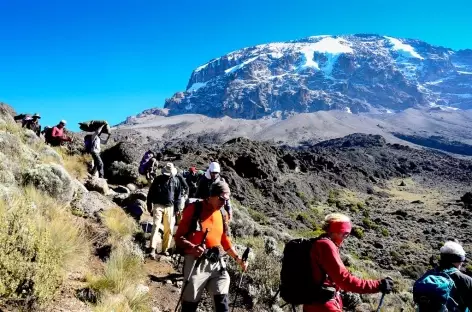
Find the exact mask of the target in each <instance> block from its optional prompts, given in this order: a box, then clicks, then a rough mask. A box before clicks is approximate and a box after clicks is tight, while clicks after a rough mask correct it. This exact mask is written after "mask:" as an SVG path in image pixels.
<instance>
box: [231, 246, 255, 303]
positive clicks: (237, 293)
mask: <svg viewBox="0 0 472 312" xmlns="http://www.w3.org/2000/svg"><path fill="white" fill-rule="evenodd" d="M249 252H251V248H249V247H247V248H246V250H245V251H244V253H243V257H242V260H243V262H246V261H247V258H248V257H249ZM243 277H244V272H243V273H241V278H240V279H239V284H238V289H237V290H236V296H235V297H234V302H233V309H231V312H233V311H234V307H235V306H236V300H237V299H238V295H239V290H240V289H241V283H242V281H243Z"/></svg>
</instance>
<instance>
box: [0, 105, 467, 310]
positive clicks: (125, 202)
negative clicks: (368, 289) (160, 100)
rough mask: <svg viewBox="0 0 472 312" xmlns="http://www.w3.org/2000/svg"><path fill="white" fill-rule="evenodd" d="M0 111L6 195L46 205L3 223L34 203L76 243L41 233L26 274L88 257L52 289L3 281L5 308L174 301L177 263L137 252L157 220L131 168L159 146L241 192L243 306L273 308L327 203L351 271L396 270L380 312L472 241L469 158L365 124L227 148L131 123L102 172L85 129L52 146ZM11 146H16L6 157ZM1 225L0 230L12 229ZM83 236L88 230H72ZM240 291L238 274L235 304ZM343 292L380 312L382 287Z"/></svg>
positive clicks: (163, 305)
mask: <svg viewBox="0 0 472 312" xmlns="http://www.w3.org/2000/svg"><path fill="white" fill-rule="evenodd" d="M1 108H2V110H1V111H2V114H3V115H2V120H3V121H2V122H0V129H1V131H0V144H1V147H2V154H0V156H1V157H3V156H2V155H5V157H3V158H2V159H4V161H3V162H2V167H1V168H0V177H1V179H2V184H1V189H0V190H1V194H2V200H3V202H5V201H7V202H8V201H9V200H11V199H10V198H13V199H15V198H17V197H15V196H17V195H18V194H26V195H24V198H26V199H25V200H26V203H30V202H32V203H33V204H34V207H39V210H38V209H37V210H28V209H32V208H31V207H33V206H32V205H30V204H21V205H19V204H16V203H17V201H13V203H15V205H17V206H15V207H19V208H17V209H18V210H14V211H23V210H25V212H29V213H25V214H19V213H18V214H13V215H10V214H9V213H7V214H6V216H7V217H8V218H7V219H6V221H5V222H10V223H11V224H17V223H14V222H15V221H14V220H16V219H15V218H14V216H24V217H23V218H25V219H20V220H25V222H26V220H31V218H30V214H31V213H34V216H36V217H35V218H33V220H39V221H38V225H37V226H38V228H37V229H39V231H45V230H44V229H50V231H51V232H38V233H52V234H48V235H45V236H39V237H52V238H55V240H57V242H58V243H61V244H62V245H64V244H66V243H65V241H64V240H61V239H62V238H67V239H68V240H67V244H66V245H67V246H69V245H71V242H75V243H74V244H73V246H75V247H74V248H75V249H74V248H72V249H67V250H69V251H68V252H67V250H65V251H62V249H60V248H55V249H54V247H53V246H55V245H54V241H55V240H54V239H52V240H46V241H43V244H45V242H47V244H46V245H45V246H49V245H48V244H51V247H50V249H44V248H45V247H41V248H39V247H38V249H35V248H33V247H31V248H30V249H27V250H28V252H32V253H33V252H34V253H36V254H38V255H40V258H39V259H40V260H39V263H40V264H41V265H39V266H36V265H34V263H33V264H31V262H30V259H29V258H21V257H19V256H18V258H15V259H14V260H15V261H20V260H21V261H24V263H27V264H28V267H29V268H30V272H31V274H32V275H31V276H32V278H33V279H38V278H43V280H44V281H51V279H49V277H52V275H45V273H44V271H42V270H44V269H43V268H56V266H54V264H55V263H56V262H52V261H51V258H53V259H69V256H70V255H75V253H76V252H77V251H78V250H80V251H81V252H80V254H81V255H82V257H81V258H80V259H81V260H80V261H82V262H81V263H84V264H86V265H85V267H84V268H81V269H80V270H78V267H75V266H72V269H71V267H70V266H66V265H65V264H58V266H59V267H61V268H62V269H57V271H56V270H54V271H53V272H56V273H55V274H57V275H54V276H56V279H54V280H56V281H58V282H56V283H55V284H49V283H46V284H41V285H48V288H40V287H39V286H38V285H39V284H34V283H32V282H28V283H26V284H25V282H24V280H21V281H20V284H21V285H30V286H29V287H25V286H22V288H18V289H20V291H19V292H18V290H17V288H11V287H10V288H9V289H11V290H10V292H5V288H0V290H1V291H3V293H2V296H3V297H2V298H6V299H3V300H2V301H0V306H1V308H2V309H5V310H8V311H16V310H20V308H21V307H25V306H26V307H28V309H29V310H37V311H41V310H44V311H77V312H78V311H90V310H93V311H111V310H116V311H138V312H140V311H151V309H154V311H156V310H159V311H171V310H173V309H174V304H175V301H176V298H177V296H178V292H179V289H180V288H179V287H181V285H182V283H181V275H180V274H179V272H178V271H176V270H175V269H174V268H173V265H174V264H175V263H174V261H173V260H172V259H171V258H164V259H161V261H160V262H156V261H154V260H149V259H147V260H145V259H144V258H143V249H144V248H145V247H146V237H147V236H148V235H149V234H148V233H147V232H149V230H150V229H149V220H150V217H149V215H148V214H147V212H145V200H146V196H147V186H146V182H145V181H144V180H143V178H142V177H140V176H139V175H138V174H137V168H138V162H139V161H140V159H141V157H142V155H143V154H144V152H145V151H146V150H148V149H152V150H155V151H156V152H159V158H160V165H161V166H162V165H163V164H165V163H166V162H168V161H171V162H174V163H175V164H176V166H177V167H178V168H179V169H180V170H182V169H185V168H187V167H190V166H192V165H195V166H197V167H198V168H200V169H205V168H206V166H207V165H208V163H209V162H210V161H212V160H216V161H219V162H220V163H221V165H222V170H223V172H222V175H223V176H224V177H225V178H226V179H227V181H228V182H229V184H230V186H231V189H232V194H233V196H232V197H233V204H234V207H235V216H234V220H233V221H232V223H231V232H232V236H233V240H234V242H235V243H236V245H237V247H238V248H239V249H243V248H244V247H245V246H250V247H252V248H253V254H252V255H251V260H250V261H251V267H250V270H249V272H248V273H247V275H246V277H245V278H244V282H243V286H242V291H241V297H240V298H241V299H240V300H239V301H238V302H237V310H239V311H243V310H252V311H279V308H278V307H277V305H278V304H279V302H276V303H275V306H272V307H271V300H270V299H271V297H272V296H273V295H274V294H275V292H276V290H277V287H278V272H279V270H280V256H281V251H282V248H283V243H284V242H286V241H287V240H289V239H291V238H293V237H300V236H303V237H314V236H317V235H319V234H320V233H321V230H320V224H321V221H322V219H323V217H324V216H325V215H326V214H327V213H330V212H335V211H338V212H344V213H346V214H348V215H350V216H351V217H352V219H353V221H354V225H355V226H354V230H353V233H352V234H353V235H351V237H350V238H349V240H348V241H347V244H346V246H345V247H344V248H343V258H344V261H345V262H346V264H347V265H348V266H349V269H350V270H351V271H352V272H354V274H356V275H359V276H363V277H366V278H379V277H381V276H385V275H390V276H392V277H393V278H394V279H395V280H396V282H397V284H396V292H395V293H394V294H392V295H390V296H387V299H386V303H385V311H413V309H414V308H413V303H412V295H411V285H412V281H413V280H414V279H415V278H417V277H418V276H419V274H421V273H422V272H423V271H424V270H425V269H426V268H427V267H429V265H430V261H431V260H433V261H434V257H433V259H431V256H433V255H436V254H437V250H438V248H439V246H440V244H441V243H442V242H444V241H445V240H447V239H452V238H455V239H458V240H460V241H461V242H462V243H463V244H464V247H465V249H466V251H468V252H469V253H470V252H471V251H472V239H471V234H472V233H471V229H472V227H471V225H472V224H471V223H470V222H471V216H472V210H470V207H471V206H472V205H471V204H472V201H471V200H470V198H472V197H471V196H470V194H469V195H467V196H463V195H464V194H465V193H466V192H470V183H471V181H472V161H470V160H467V159H460V158H456V157H452V156H450V155H447V154H444V153H441V152H437V151H433V150H429V149H418V148H412V147H409V146H406V145H404V144H399V143H392V142H391V141H387V140H386V139H385V138H384V137H382V136H381V135H372V134H362V133H354V134H350V135H347V136H343V137H341V138H336V139H331V140H324V141H320V140H317V141H316V142H315V141H306V142H304V144H302V145H299V146H297V147H294V146H289V145H284V144H273V143H270V142H261V141H254V140H250V139H247V138H234V139H231V140H228V141H226V142H223V143H221V144H215V143H214V140H212V139H208V140H204V139H203V138H202V137H188V138H182V139H178V138H174V139H172V140H166V139H162V138H161V139H158V140H156V139H155V138H152V137H142V136H141V135H140V133H139V132H137V131H136V130H133V129H128V130H125V131H123V130H120V132H119V134H116V135H115V137H114V139H115V142H112V141H110V143H109V144H108V146H107V147H106V148H104V150H103V152H102V157H103V160H104V162H105V167H106V168H105V169H106V178H107V181H105V180H100V179H97V178H93V177H90V176H88V175H87V173H86V163H87V161H88V159H87V157H85V156H84V155H82V147H81V142H82V140H81V138H80V136H77V137H75V139H74V142H73V144H72V145H70V146H68V147H67V148H64V149H53V148H50V147H48V146H46V145H44V143H42V142H41V140H40V139H38V138H37V137H36V136H34V134H33V135H31V134H30V133H29V131H23V130H21V129H20V128H18V127H17V126H16V125H14V124H12V120H11V117H9V116H10V113H11V112H9V111H8V109H7V107H3V106H2V107H1ZM220 139H221V138H220ZM399 142H401V141H399ZM13 154H14V155H19V156H18V157H9V156H8V155H13ZM25 163H28V164H29V165H28V166H25V165H24V164H25ZM29 187H33V188H34V190H36V191H32V190H30V189H29ZM18 192H19V193H18ZM36 192H39V193H36ZM15 194H17V195H15ZM38 194H41V195H38ZM9 203H12V202H11V201H10V202H9ZM51 203H54V204H51ZM1 207H3V206H2V205H1V204H0V208H1ZM46 207H48V209H46ZM51 207H57V208H54V209H52V208H51ZM20 208H21V209H20ZM2 209H3V208H2ZM2 209H0V214H3V216H5V211H8V210H4V209H3V210H2ZM22 209H23V210H22ZM53 212H54V214H53V215H51V213H53ZM26 216H28V219H26ZM52 216H55V217H54V218H52ZM58 216H60V217H58ZM51 220H58V222H57V224H56V223H51V222H52V221H51ZM135 220H136V221H139V223H140V225H141V226H140V227H138V226H137V223H136V221H135ZM70 222H72V223H70ZM10 223H8V224H10ZM25 224H26V225H27V226H28V227H29V228H30V229H31V231H33V229H36V225H35V224H36V223H25ZM59 224H64V225H65V226H62V227H60V226H59ZM71 224H74V225H71ZM5 228H6V227H5ZM66 229H74V231H75V230H76V231H78V232H73V233H76V234H73V233H71V232H69V231H66ZM2 233H3V232H2V231H0V237H4V238H5V239H6V237H8V236H7V235H3V234H2ZM5 233H6V232H5ZM15 233H18V235H20V234H21V233H22V232H21V231H18V232H15ZM54 233H55V234H54ZM79 233H82V234H83V235H84V237H85V238H86V239H85V240H80V239H78V238H75V237H79V236H76V235H78V234H79ZM53 234H54V235H53ZM2 235H3V236H2ZM49 235H51V236H49ZM20 237H21V239H22V240H23V241H24V242H28V243H25V244H23V245H24V246H36V245H34V244H39V243H29V242H30V241H29V240H27V239H26V237H24V236H20ZM34 237H36V236H34ZM16 241H17V239H16V236H12V239H11V240H9V242H10V243H11V246H16V245H15V244H14V242H16ZM38 246H44V245H38ZM84 246H85V249H84ZM79 247H80V249H79ZM28 248H29V247H28ZM12 250H17V249H16V247H12ZM36 250H37V251H36ZM44 250H51V251H48V252H47V253H46V252H45V251H44ZM52 250H54V252H56V253H58V252H64V253H63V254H62V253H61V254H60V256H57V257H43V256H41V255H44V254H51V255H53V253H52ZM85 250H88V251H85ZM7 254H8V255H10V254H11V253H7ZM14 254H15V255H18V253H14ZM63 255H65V256H63ZM75 258H76V257H75ZM12 259H13V258H8V257H7V258H1V257H0V263H2V265H7V264H8V265H10V267H11V261H12ZM18 259H20V260H18ZM73 259H74V257H72V258H71V259H70V260H73ZM7 260H8V261H9V262H7ZM76 260H77V258H76ZM25 267H26V266H25ZM0 268H1V267H0ZM229 270H230V273H231V275H232V277H233V282H234V281H235V280H237V279H238V278H239V276H240V275H239V273H238V271H237V269H236V268H235V267H234V264H233V263H232V262H230V266H229ZM466 270H467V271H468V272H469V273H472V267H467V268H466ZM8 272H9V271H8V270H6V271H5V270H2V269H0V274H3V275H2V279H0V280H2V281H4V280H5V281H6V280H9V281H15V279H14V278H12V277H11V274H10V275H9V273H8ZM23 273H24V274H26V273H25V272H23ZM23 273H21V274H23ZM25 276H26V275H25ZM58 277H59V278H58ZM7 278H9V279H7ZM61 280H63V282H60V281H61ZM26 281H30V280H29V279H26ZM120 281H126V282H125V283H123V282H120ZM11 283H13V282H11ZM14 285H16V284H14ZM49 285H52V286H51V287H49ZM234 287H235V286H234V283H233V286H232V290H231V296H230V299H231V301H232V300H233V299H234V297H233V296H234V293H235V288H234ZM22 290H25V291H26V292H25V293H23V292H22ZM344 296H345V298H346V303H348V304H347V310H349V311H372V310H373V309H374V308H375V307H376V304H378V296H375V295H366V296H357V295H352V294H348V293H346V294H344ZM18 298H20V299H21V300H20V301H18ZM24 298H28V301H27V303H24V302H23V301H22V300H24ZM39 299H41V300H39ZM209 303H210V302H209V301H205V302H204V303H203V305H202V310H204V311H206V310H209V309H211V308H210V305H209Z"/></svg>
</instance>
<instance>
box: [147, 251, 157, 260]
mask: <svg viewBox="0 0 472 312" xmlns="http://www.w3.org/2000/svg"><path fill="white" fill-rule="evenodd" d="M149 258H151V259H153V260H156V258H157V254H156V250H155V249H151V252H150V253H149Z"/></svg>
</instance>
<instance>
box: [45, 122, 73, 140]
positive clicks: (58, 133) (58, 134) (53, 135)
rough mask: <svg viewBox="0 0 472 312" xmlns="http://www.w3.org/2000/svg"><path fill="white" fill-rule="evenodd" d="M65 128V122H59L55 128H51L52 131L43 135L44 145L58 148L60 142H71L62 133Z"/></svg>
mask: <svg viewBox="0 0 472 312" xmlns="http://www.w3.org/2000/svg"><path fill="white" fill-rule="evenodd" d="M65 126H66V121H65V120H61V121H60V122H59V124H58V125H57V126H54V127H52V130H50V131H49V132H50V133H45V139H46V143H48V144H50V145H52V146H60V145H61V144H62V142H70V141H72V140H71V138H69V137H68V136H67V135H65V133H64V129H65Z"/></svg>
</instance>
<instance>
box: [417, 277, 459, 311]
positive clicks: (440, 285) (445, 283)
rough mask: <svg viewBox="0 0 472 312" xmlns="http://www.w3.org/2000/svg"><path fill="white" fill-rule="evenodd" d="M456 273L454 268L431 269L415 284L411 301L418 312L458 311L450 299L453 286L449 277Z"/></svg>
mask: <svg viewBox="0 0 472 312" xmlns="http://www.w3.org/2000/svg"><path fill="white" fill-rule="evenodd" d="M457 271H458V270H457V269H456V268H451V269H447V270H443V271H441V270H438V269H433V270H430V271H428V272H426V273H425V274H424V275H423V276H422V277H420V278H419V279H418V280H417V281H416V282H415V284H414V285H413V300H414V301H415V303H416V304H417V305H418V311H419V312H454V311H459V309H458V303H457V302H455V301H454V299H453V298H452V297H451V292H452V290H453V288H455V284H454V281H453V280H452V278H451V276H450V275H451V274H453V273H455V272H457Z"/></svg>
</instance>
